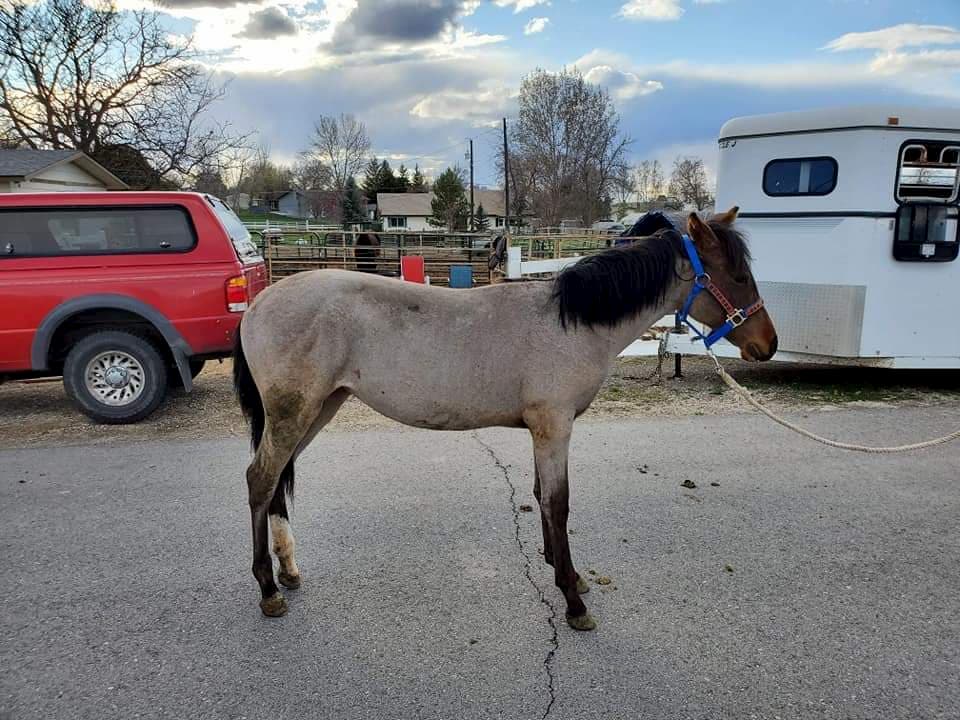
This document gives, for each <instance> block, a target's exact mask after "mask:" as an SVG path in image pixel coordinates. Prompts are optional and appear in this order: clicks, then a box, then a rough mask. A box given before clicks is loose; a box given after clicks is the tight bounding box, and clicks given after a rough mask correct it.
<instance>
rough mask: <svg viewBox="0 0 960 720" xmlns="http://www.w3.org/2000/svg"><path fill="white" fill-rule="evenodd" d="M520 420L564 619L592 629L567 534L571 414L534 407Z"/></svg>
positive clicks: (571, 625) (580, 626)
mask: <svg viewBox="0 0 960 720" xmlns="http://www.w3.org/2000/svg"><path fill="white" fill-rule="evenodd" d="M524 420H525V421H526V424H527V426H528V427H529V428H530V433H531V434H532V435H533V454H534V458H535V462H536V469H537V475H538V476H539V480H540V512H541V515H542V517H543V518H544V520H545V523H544V524H545V527H546V531H547V532H546V536H545V538H544V543H545V545H546V543H547V539H546V538H547V537H549V545H550V547H551V549H552V551H553V571H554V581H555V583H556V585H557V587H558V588H560V590H561V592H563V596H564V598H565V599H566V601H567V623H568V624H569V625H570V627H572V628H574V629H575V630H593V629H594V628H595V627H596V626H597V623H596V620H594V619H593V617H592V616H591V615H590V613H588V612H587V606H586V605H584V603H583V600H582V599H581V597H580V590H582V587H581V586H582V585H585V583H583V582H582V580H581V578H580V576H579V575H578V574H577V571H576V570H574V568H573V561H572V560H571V558H570V541H569V539H568V537H567V517H568V515H569V512H570V489H569V484H568V479H567V454H568V449H569V445H570V433H571V430H572V428H573V417H572V416H571V417H564V416H563V415H562V414H560V413H558V412H550V411H546V410H543V409H538V410H535V411H531V412H529V413H526V414H525V415H524ZM544 551H546V547H544Z"/></svg>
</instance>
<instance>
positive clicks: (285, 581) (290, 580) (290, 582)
mask: <svg viewBox="0 0 960 720" xmlns="http://www.w3.org/2000/svg"><path fill="white" fill-rule="evenodd" d="M277 580H279V581H280V584H281V585H283V586H284V587H285V588H290V589H291V590H296V589H297V588H298V587H300V573H297V574H296V575H287V574H286V573H285V572H280V573H277Z"/></svg>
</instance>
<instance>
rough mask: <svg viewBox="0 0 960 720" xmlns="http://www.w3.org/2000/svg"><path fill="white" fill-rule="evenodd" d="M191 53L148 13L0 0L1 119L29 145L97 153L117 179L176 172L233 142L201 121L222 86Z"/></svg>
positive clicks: (188, 170)
mask: <svg viewBox="0 0 960 720" xmlns="http://www.w3.org/2000/svg"><path fill="white" fill-rule="evenodd" d="M193 60H194V54H193V51H192V49H191V47H190V45H189V43H186V44H181V43H176V42H174V41H172V40H171V39H170V36H169V34H168V31H167V29H166V28H164V27H163V26H162V25H161V24H160V21H159V20H158V16H157V14H156V13H154V12H150V11H136V12H127V13H120V12H119V11H117V9H116V8H115V7H114V6H113V5H112V4H110V3H108V2H101V3H100V4H98V5H95V6H93V5H90V4H88V3H87V2H85V0H40V1H39V2H32V1H31V0H0V118H2V123H0V124H3V125H6V126H7V128H8V133H9V135H10V137H11V138H13V139H15V140H16V141H17V142H18V143H20V144H22V145H25V146H27V147H31V148H70V149H76V150H82V151H83V152H85V153H87V154H88V155H90V156H92V157H94V158H97V159H105V160H106V163H105V164H107V165H108V167H110V169H111V170H113V171H114V172H115V173H116V174H118V175H120V176H121V178H123V176H124V173H125V171H126V170H127V169H131V170H136V171H138V172H141V174H143V173H142V171H144V167H143V166H145V165H146V166H149V168H152V170H153V175H155V176H156V177H157V178H164V179H167V180H170V179H173V180H178V181H180V180H182V179H183V178H184V177H186V176H190V175H193V174H195V173H196V172H198V171H199V170H200V169H201V168H206V167H208V166H209V165H210V164H211V159H212V158H215V157H216V156H217V155H219V154H221V153H223V152H225V151H226V150H228V149H230V148H232V147H234V146H235V145H236V144H237V142H238V138H237V137H235V136H233V135H231V134H230V132H229V128H228V127H227V126H225V125H219V124H215V123H211V122H208V121H206V111H207V110H208V109H209V108H210V106H211V105H212V104H213V103H214V102H215V101H216V100H217V99H219V98H220V97H221V95H222V92H223V89H222V88H221V87H218V86H215V85H214V84H213V83H212V82H211V80H210V77H209V75H208V74H207V73H206V71H205V70H204V69H203V68H202V67H201V66H200V65H199V64H197V63H195V62H193ZM239 140H240V141H241V142H242V141H243V140H244V138H239ZM111 161H112V162H120V164H121V166H119V167H118V166H116V165H114V166H111V165H110V163H111Z"/></svg>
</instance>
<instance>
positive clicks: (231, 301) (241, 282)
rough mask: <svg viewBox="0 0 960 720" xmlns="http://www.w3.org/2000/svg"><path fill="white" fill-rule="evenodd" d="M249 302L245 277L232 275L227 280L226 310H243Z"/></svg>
mask: <svg viewBox="0 0 960 720" xmlns="http://www.w3.org/2000/svg"><path fill="white" fill-rule="evenodd" d="M249 304H250V296H249V293H248V292H247V278H246V277H245V276H243V275H238V276H237V277H232V278H230V279H229V280H227V310H229V311H230V312H243V311H244V310H246V309H247V307H248V306H249Z"/></svg>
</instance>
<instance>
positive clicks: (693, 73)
mask: <svg viewBox="0 0 960 720" xmlns="http://www.w3.org/2000/svg"><path fill="white" fill-rule="evenodd" d="M956 64H957V51H952V50H950V51H929V52H924V53H910V54H908V53H893V54H890V55H880V56H878V57H877V58H875V59H874V60H873V62H856V63H840V62H785V63H763V64H748V63H694V62H690V61H687V60H675V61H671V62H666V63H661V64H658V65H650V66H636V65H634V64H633V61H632V60H631V59H630V58H629V57H627V56H626V55H622V54H619V53H613V52H609V51H606V50H593V51H592V52H590V53H588V54H587V55H584V56H583V57H582V58H580V59H579V60H577V61H576V62H575V63H574V65H575V66H576V67H578V68H579V69H580V71H581V72H583V73H584V74H585V75H586V74H587V73H588V72H589V71H590V70H591V69H592V68H595V67H597V66H601V65H608V66H610V67H611V68H614V69H616V70H619V71H621V72H625V73H632V74H633V75H636V76H637V77H655V78H658V79H659V80H661V81H662V82H665V83H667V84H668V85H669V84H671V83H670V81H671V79H673V78H677V79H680V80H694V81H697V82H703V83H713V84H717V85H725V86H728V85H743V86H748V87H757V88H764V89H768V90H784V89H789V88H797V89H805V90H818V91H819V90H827V89H830V88H843V87H857V86H859V87H864V86H877V87H881V88H884V89H890V88H896V89H900V90H903V91H906V92H913V93H918V94H926V95H938V96H941V97H944V98H951V99H953V98H956V97H957V96H958V95H960V88H958V86H957V83H956V82H955V81H954V80H953V79H952V77H951V73H953V72H955V71H956ZM921 71H922V72H921Z"/></svg>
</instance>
